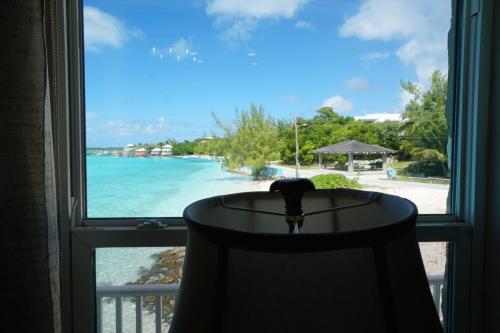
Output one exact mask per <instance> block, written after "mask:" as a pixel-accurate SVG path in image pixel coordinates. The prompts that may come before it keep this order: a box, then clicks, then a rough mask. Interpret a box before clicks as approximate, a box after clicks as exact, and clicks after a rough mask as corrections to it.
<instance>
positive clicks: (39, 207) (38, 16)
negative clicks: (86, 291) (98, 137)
mask: <svg viewBox="0 0 500 333" xmlns="http://www.w3.org/2000/svg"><path fill="white" fill-rule="evenodd" d="M43 6H44V4H43V1H42V0H23V1H16V0H2V1H0V49H1V51H0V304H1V305H0V327H1V329H0V330H1V331H5V332H7V331H9V332H58V331H60V309H59V304H60V297H59V263H58V261H59V260H58V258H59V254H58V248H59V247H58V226H57V203H56V198H57V195H56V188H57V187H56V183H55V173H54V170H55V164H54V154H53V151H54V145H53V140H52V125H51V107H50V94H49V85H48V71H47V62H46V49H45V40H44V10H43V8H44V7H43Z"/></svg>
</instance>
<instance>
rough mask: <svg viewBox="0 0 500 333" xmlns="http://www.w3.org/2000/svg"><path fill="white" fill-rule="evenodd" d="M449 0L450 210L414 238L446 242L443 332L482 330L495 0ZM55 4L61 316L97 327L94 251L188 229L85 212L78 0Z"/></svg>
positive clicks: (173, 241)
mask: <svg viewBox="0 0 500 333" xmlns="http://www.w3.org/2000/svg"><path fill="white" fill-rule="evenodd" d="M452 4H453V5H454V6H455V9H454V12H455V13H456V14H457V15H456V21H455V24H456V30H455V31H456V36H455V37H456V38H455V42H454V43H453V44H454V45H453V47H454V53H455V61H456V64H455V68H454V69H453V73H451V71H450V73H449V75H450V76H451V75H452V76H453V77H454V81H455V84H454V87H453V91H452V94H453V97H452V98H453V109H454V116H453V118H454V119H453V124H454V126H453V133H452V136H453V147H452V150H453V154H452V158H453V161H452V174H453V179H452V182H451V185H450V191H451V201H450V212H451V214H444V215H420V216H419V217H418V220H417V235H418V239H419V241H424V242H434V241H447V242H450V243H451V246H450V247H449V248H450V251H449V253H448V265H449V266H448V279H449V285H448V293H447V296H448V298H449V300H448V305H449V308H448V310H447V318H446V330H447V331H448V332H473V331H480V330H479V329H478V328H480V327H481V320H480V315H479V314H478V311H474V312H472V306H480V303H481V297H482V296H481V295H479V294H477V295H474V294H475V293H474V292H473V291H474V290H482V289H481V288H482V270H481V267H480V266H481V265H480V262H481V260H480V259H479V256H480V253H481V246H480V245H477V244H478V242H479V241H480V240H481V239H482V237H483V236H484V235H483V234H484V216H485V210H484V207H483V206H482V205H481V202H484V198H485V195H486V193H485V189H484V188H485V186H484V185H485V184H486V170H485V169H486V163H482V162H485V160H486V158H487V156H486V148H485V147H486V143H487V133H486V132H487V131H486V130H485V129H486V128H487V110H486V109H487V107H486V106H485V105H484V103H485V100H486V99H487V98H488V96H487V95H485V94H487V93H486V92H485V91H486V90H487V89H485V87H488V85H489V76H488V73H486V72H487V68H488V65H489V63H490V62H491V60H490V59H489V52H488V51H489V47H490V44H491V41H490V40H491V38H489V37H490V36H491V22H490V19H491V18H490V17H489V14H488V8H491V6H492V0H452ZM55 6H56V7H58V8H59V7H60V8H59V9H60V12H59V13H58V14H57V15H60V16H62V17H63V20H62V22H60V24H59V26H58V29H59V31H58V32H59V33H60V34H61V36H63V37H64V38H63V39H62V40H60V41H58V43H62V44H63V46H64V49H65V50H66V53H65V54H64V55H59V56H60V57H61V58H63V60H62V61H63V63H64V65H63V66H64V71H65V73H66V76H65V78H64V80H62V79H61V81H64V83H65V84H64V85H61V86H62V87H61V88H59V89H61V90H63V95H65V96H66V97H67V98H66V101H65V102H66V109H65V114H64V115H65V117H61V119H59V120H58V121H59V122H61V126H60V127H58V130H59V131H61V133H63V135H60V136H59V137H57V140H56V141H57V142H56V145H57V146H58V147H64V150H63V151H62V152H61V157H60V160H59V161H58V163H59V170H60V171H62V172H63V173H66V175H67V176H68V180H67V181H68V183H69V184H68V186H66V187H64V186H63V187H62V192H63V193H62V201H63V202H66V203H67V204H66V206H64V205H63V208H64V207H66V209H67V213H68V214H69V219H70V223H69V228H66V229H65V230H62V231H61V232H62V234H61V237H62V238H63V239H66V238H65V237H68V239H69V241H67V243H68V244H67V245H64V244H63V246H62V252H63V253H62V255H63V258H66V259H68V258H71V260H69V262H70V264H67V263H66V264H64V265H62V267H63V276H64V278H63V284H66V285H68V286H70V287H69V288H70V289H71V290H70V292H67V293H66V294H64V293H63V298H64V299H65V302H66V304H71V307H72V311H71V312H70V313H69V314H66V315H65V316H64V317H65V318H63V319H65V320H64V322H65V329H67V330H68V331H73V332H94V331H95V327H96V326H95V313H96V312H95V288H94V286H95V266H94V259H95V249H97V248H102V247H143V246H184V245H185V244H186V240H187V230H186V227H185V225H184V222H183V220H182V218H180V217H172V218H158V217H154V218H112V219H108V218H107V219H94V218H93V219H89V218H87V216H86V201H85V198H86V190H85V182H86V179H85V175H86V165H85V96H84V94H85V92H84V89H83V87H84V54H83V45H82V43H83V27H82V24H83V19H82V16H83V0H76V1H71V0H62V1H55ZM490 12H491V11H490ZM57 15H56V16H57ZM60 61H61V60H60ZM449 94H450V92H449ZM448 98H450V95H449V96H448ZM68 142H69V145H68ZM68 146H69V147H68ZM63 216H65V214H63ZM151 219H154V220H158V221H160V222H162V223H163V224H165V225H166V227H165V228H164V229H158V230H140V229H138V228H137V226H138V225H139V224H141V223H143V222H146V221H148V220H151ZM473 231H474V232H473ZM66 232H67V235H66V234H65V233H66ZM69 243H71V245H69ZM67 261H68V260H66V262H67ZM478 262H479V263H478ZM471 268H477V269H479V270H480V273H478V274H471ZM473 285H474V287H473ZM71 286H73V287H71ZM76 286H78V287H76ZM63 291H64V290H63ZM68 300H70V301H68Z"/></svg>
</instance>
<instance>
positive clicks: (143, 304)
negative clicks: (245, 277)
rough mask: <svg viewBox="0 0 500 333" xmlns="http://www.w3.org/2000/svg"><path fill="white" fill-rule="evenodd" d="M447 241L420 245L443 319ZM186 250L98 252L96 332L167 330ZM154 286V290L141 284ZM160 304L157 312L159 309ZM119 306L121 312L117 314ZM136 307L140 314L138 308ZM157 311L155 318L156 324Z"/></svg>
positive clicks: (160, 249)
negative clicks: (120, 329)
mask: <svg viewBox="0 0 500 333" xmlns="http://www.w3.org/2000/svg"><path fill="white" fill-rule="evenodd" d="M446 245H447V243H445V242H432V243H420V250H421V253H422V258H423V261H424V265H425V270H426V272H427V277H428V279H429V287H430V288H431V293H432V295H433V298H434V303H435V305H436V307H437V308H438V309H439V314H440V318H441V320H443V313H446V311H445V310H444V309H445V304H443V302H442V300H443V299H444V298H443V295H444V293H445V281H446V275H445V267H446V258H447V256H446V254H447V249H446ZM184 251H185V248H184V247H175V248H152V247H149V248H147V247H146V248H99V249H96V268H95V270H96V295H97V298H96V305H97V314H98V327H99V330H100V332H110V333H112V332H117V329H116V328H117V321H118V322H119V324H118V325H120V324H121V326H122V330H123V332H136V328H137V325H138V323H139V325H140V326H141V329H142V332H155V331H156V327H157V326H156V325H161V329H162V332H168V328H169V325H170V322H171V319H172V315H173V309H174V305H175V293H176V290H177V289H176V288H177V285H178V284H179V283H180V279H181V276H182V264H183V260H184ZM151 285H153V286H156V287H157V288H156V289H155V290H154V291H151V290H145V289H144V288H143V287H144V286H151ZM158 302H159V303H160V304H161V305H160V308H161V310H158V311H157V308H156V307H157V305H158ZM117 308H119V309H120V310H119V312H118V315H117ZM138 309H139V310H138ZM157 313H158V314H159V320H158V321H157V317H156V316H157Z"/></svg>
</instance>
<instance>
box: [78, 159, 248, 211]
mask: <svg viewBox="0 0 500 333" xmlns="http://www.w3.org/2000/svg"><path fill="white" fill-rule="evenodd" d="M250 181H251V177H247V176H242V175H238V174H234V173H230V172H227V171H223V170H222V169H221V166H220V165H219V163H217V162H216V161H214V160H208V159H201V158H175V157H170V158H131V157H110V156H87V203H88V208H87V209H88V211H87V214H88V216H89V217H167V216H182V211H183V210H184V208H185V207H186V206H187V205H189V204H190V203H192V202H193V201H196V200H199V199H202V198H206V197H210V196H214V195H219V194H227V193H232V192H242V191H247V190H248V186H249V184H250Z"/></svg>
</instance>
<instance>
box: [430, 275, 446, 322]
mask: <svg viewBox="0 0 500 333" xmlns="http://www.w3.org/2000/svg"><path fill="white" fill-rule="evenodd" d="M427 280H429V286H430V287H431V294H432V298H433V299H434V305H436V309H437V312H438V314H439V318H440V319H441V321H443V309H442V306H441V302H442V299H441V298H442V296H443V288H444V276H443V275H427Z"/></svg>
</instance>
